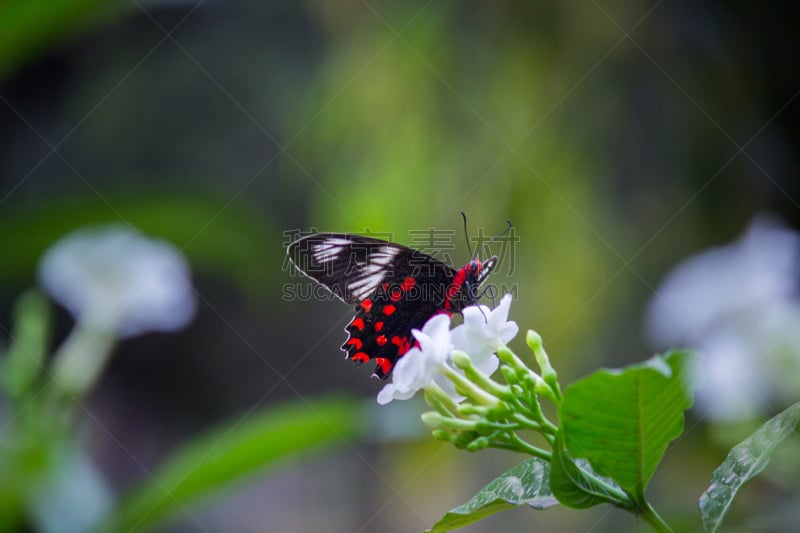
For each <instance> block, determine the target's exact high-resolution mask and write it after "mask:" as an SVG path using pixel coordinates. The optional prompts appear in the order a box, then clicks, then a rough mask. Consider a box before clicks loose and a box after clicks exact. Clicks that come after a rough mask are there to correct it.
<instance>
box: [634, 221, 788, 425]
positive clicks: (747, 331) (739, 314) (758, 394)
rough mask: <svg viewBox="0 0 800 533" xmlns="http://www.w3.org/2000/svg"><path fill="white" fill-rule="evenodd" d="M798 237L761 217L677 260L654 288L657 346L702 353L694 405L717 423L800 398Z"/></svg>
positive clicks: (652, 321) (650, 327)
mask: <svg viewBox="0 0 800 533" xmlns="http://www.w3.org/2000/svg"><path fill="white" fill-rule="evenodd" d="M798 289H800V234H798V233H797V232H794V231H791V230H789V229H786V228H784V227H781V226H780V225H779V224H777V223H776V222H775V221H772V220H769V219H766V218H763V217H760V218H757V219H756V220H754V222H753V223H752V224H751V225H750V227H749V228H748V230H747V231H746V233H745V234H744V235H743V236H742V237H741V239H739V240H738V241H737V242H735V243H733V244H730V245H727V246H722V247H718V248H714V249H711V250H708V251H706V252H702V253H700V254H698V255H696V256H694V257H691V258H689V259H687V260H686V261H684V262H683V263H682V264H680V265H678V266H677V267H676V268H675V269H674V270H673V271H672V272H671V273H670V274H669V275H668V276H667V277H666V279H665V280H664V282H663V283H662V284H661V286H660V287H659V288H658V289H657V291H656V295H655V297H654V298H653V300H652V301H651V303H650V306H649V309H648V311H647V315H646V330H647V333H648V336H649V338H650V339H651V341H652V342H653V343H654V344H655V345H657V346H658V347H659V348H663V347H667V346H669V345H672V346H674V345H690V346H692V347H694V348H697V349H698V350H700V351H701V352H702V353H703V354H704V357H703V361H702V365H703V367H704V370H705V372H704V374H705V384H704V387H703V388H702V389H701V390H700V391H698V395H697V405H698V407H699V408H700V409H701V410H702V411H703V412H704V414H706V415H708V416H709V417H710V418H712V419H714V420H717V421H736V420H745V419H747V418H750V417H753V416H757V415H761V414H764V413H769V412H770V411H774V410H776V409H778V408H780V406H781V405H783V403H785V402H794V401H797V400H798V398H800V292H799V291H798Z"/></svg>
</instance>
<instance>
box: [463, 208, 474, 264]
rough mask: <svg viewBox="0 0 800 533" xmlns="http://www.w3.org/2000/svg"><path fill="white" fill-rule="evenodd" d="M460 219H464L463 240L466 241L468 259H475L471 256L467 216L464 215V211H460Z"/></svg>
mask: <svg viewBox="0 0 800 533" xmlns="http://www.w3.org/2000/svg"><path fill="white" fill-rule="evenodd" d="M461 218H463V219H464V238H465V239H466V240H467V250H468V251H469V256H470V257H475V256H473V255H472V246H470V244H469V233H468V232H467V215H465V214H464V211H461Z"/></svg>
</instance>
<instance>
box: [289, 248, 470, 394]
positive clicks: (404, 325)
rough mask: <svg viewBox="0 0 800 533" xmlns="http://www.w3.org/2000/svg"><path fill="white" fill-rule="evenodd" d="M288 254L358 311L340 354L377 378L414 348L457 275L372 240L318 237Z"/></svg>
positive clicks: (434, 262)
mask: <svg viewBox="0 0 800 533" xmlns="http://www.w3.org/2000/svg"><path fill="white" fill-rule="evenodd" d="M288 253H289V257H290V259H291V260H292V262H293V263H294V264H295V266H297V268H298V269H299V270H300V271H301V272H303V274H305V275H306V276H308V277H310V278H311V279H313V280H314V281H316V282H318V283H320V284H321V285H322V286H323V287H325V288H326V289H328V290H329V291H330V292H331V293H332V294H334V295H335V296H336V297H337V298H339V299H341V300H342V301H344V302H346V303H350V304H354V305H355V306H356V316H355V317H354V318H353V320H352V321H351V322H350V323H349V324H348V325H347V327H346V328H345V330H346V331H347V333H348V339H347V340H346V341H345V343H344V344H343V345H342V350H344V351H345V352H346V353H347V357H348V358H351V359H353V360H354V361H356V362H358V363H365V362H367V361H370V360H372V359H375V361H376V363H377V366H376V369H375V374H376V375H378V376H379V377H381V378H385V377H386V376H388V375H389V373H390V372H391V370H392V367H393V366H394V363H395V362H396V361H397V359H398V358H399V357H400V356H402V355H403V354H405V352H406V351H408V349H409V348H410V347H411V346H412V345H413V344H414V338H413V337H412V335H411V329H413V328H418V329H419V328H422V325H423V324H424V323H425V322H426V321H427V320H428V319H429V318H430V317H431V316H432V315H434V314H435V313H437V312H440V311H441V310H442V309H443V308H444V302H445V299H446V298H447V288H448V287H449V285H450V283H451V282H452V280H453V278H454V276H455V274H456V271H455V270H453V269H452V268H451V267H449V266H448V265H446V264H444V263H442V262H441V261H439V260H437V259H435V258H433V257H431V256H429V255H427V254H424V253H422V252H419V251H417V250H412V249H411V248H407V247H405V246H401V245H399V244H394V243H390V242H387V241H383V240H380V239H373V238H371V237H362V236H355V235H345V234H338V233H319V234H314V235H309V236H307V237H303V238H301V239H299V240H297V241H295V242H294V243H292V244H291V245H290V246H289V249H288Z"/></svg>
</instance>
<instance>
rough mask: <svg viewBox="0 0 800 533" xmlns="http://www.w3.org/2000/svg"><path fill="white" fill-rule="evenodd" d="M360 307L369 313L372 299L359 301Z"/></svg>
mask: <svg viewBox="0 0 800 533" xmlns="http://www.w3.org/2000/svg"><path fill="white" fill-rule="evenodd" d="M361 307H362V308H363V309H364V311H365V312H367V313H369V312H370V310H371V309H372V300H370V299H369V298H366V299H364V301H363V302H361Z"/></svg>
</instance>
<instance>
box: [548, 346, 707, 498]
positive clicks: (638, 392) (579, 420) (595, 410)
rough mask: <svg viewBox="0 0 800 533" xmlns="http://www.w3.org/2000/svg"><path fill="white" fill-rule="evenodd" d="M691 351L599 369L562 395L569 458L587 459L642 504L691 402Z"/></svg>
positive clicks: (680, 428) (560, 410) (594, 467)
mask: <svg viewBox="0 0 800 533" xmlns="http://www.w3.org/2000/svg"><path fill="white" fill-rule="evenodd" d="M689 357H690V354H689V353H688V352H682V351H673V352H670V353H669V354H667V355H665V356H656V357H653V358H651V359H649V360H648V361H646V362H644V363H642V364H638V365H633V366H630V367H627V368H624V369H621V370H600V371H598V372H595V373H594V374H592V375H590V376H588V377H586V378H584V379H582V380H580V381H578V382H577V383H575V384H573V385H571V386H570V387H568V388H567V389H566V390H565V391H564V402H563V403H562V404H561V406H560V407H559V419H560V420H561V422H562V427H563V431H564V438H565V440H564V442H565V443H566V448H567V450H569V452H570V455H571V456H572V457H575V458H586V459H588V461H589V463H590V464H591V465H592V468H593V469H594V470H595V471H596V472H597V473H598V474H600V475H601V476H605V477H609V478H611V479H613V480H614V481H615V482H616V483H617V484H619V486H620V487H621V488H622V489H623V490H624V491H625V492H626V493H628V494H629V495H630V496H631V497H633V498H634V499H635V500H637V501H638V502H639V503H643V502H644V490H645V488H646V487H647V484H648V482H649V481H650V478H651V477H652V475H653V472H654V471H655V469H656V467H657V466H658V463H659V462H660V461H661V458H662V456H663V455H664V451H665V450H666V448H667V445H668V444H669V443H670V442H671V441H672V440H673V439H675V438H677V437H678V436H679V435H680V434H681V433H682V431H683V412H684V411H685V410H686V409H688V408H689V407H690V406H691V404H692V396H691V387H690V383H689V381H690V380H689V379H688V378H687V375H686V372H687V369H688V365H687V362H688V358H689Z"/></svg>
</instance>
